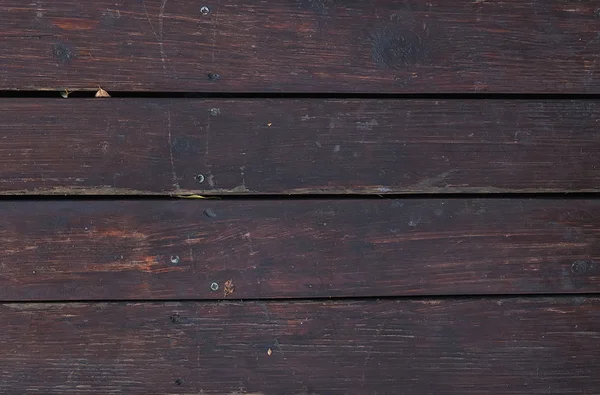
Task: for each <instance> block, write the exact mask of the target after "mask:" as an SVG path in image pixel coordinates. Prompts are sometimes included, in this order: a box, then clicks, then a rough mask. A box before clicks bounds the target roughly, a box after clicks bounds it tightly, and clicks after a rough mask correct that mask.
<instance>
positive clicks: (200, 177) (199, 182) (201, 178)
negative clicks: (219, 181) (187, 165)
mask: <svg viewBox="0 0 600 395" xmlns="http://www.w3.org/2000/svg"><path fill="white" fill-rule="evenodd" d="M196 181H198V184H202V183H203V182H204V176H203V175H202V174H196Z"/></svg>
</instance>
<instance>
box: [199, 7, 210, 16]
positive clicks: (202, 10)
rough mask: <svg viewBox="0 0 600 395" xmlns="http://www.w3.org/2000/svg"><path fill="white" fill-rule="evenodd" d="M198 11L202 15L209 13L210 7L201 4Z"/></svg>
mask: <svg viewBox="0 0 600 395" xmlns="http://www.w3.org/2000/svg"><path fill="white" fill-rule="evenodd" d="M200 12H201V13H202V15H208V14H210V8H208V7H207V6H203V7H202V8H200Z"/></svg>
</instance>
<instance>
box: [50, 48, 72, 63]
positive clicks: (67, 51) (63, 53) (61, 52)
mask: <svg viewBox="0 0 600 395" xmlns="http://www.w3.org/2000/svg"><path fill="white" fill-rule="evenodd" d="M52 56H54V58H55V59H56V60H57V61H58V62H60V63H69V62H71V60H73V57H74V56H75V55H74V53H73V49H72V48H71V47H70V46H69V45H67V44H64V43H56V44H54V45H53V46H52Z"/></svg>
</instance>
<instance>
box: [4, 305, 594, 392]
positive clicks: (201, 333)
mask: <svg viewBox="0 0 600 395" xmlns="http://www.w3.org/2000/svg"><path fill="white" fill-rule="evenodd" d="M0 314H1V315H2V326H3V328H4V329H3V330H2V331H1V332H0V344H1V345H2V353H0V365H1V366H2V369H0V378H1V380H0V391H1V392H2V393H11V394H12V393H18V394H33V393H44V394H88V393H97V394H108V393H127V394H166V393H169V394H190V395H192V394H194V395H195V394H367V393H368V394H399V393H409V394H441V395H464V394H481V393H490V394H498V395H504V394H506V395H508V394H565V395H567V394H582V393H593V392H594V388H598V387H599V386H600V365H599V364H598V353H597V350H598V347H599V346H600V332H599V331H598V320H599V319H600V300H599V299H596V298H589V299H586V298H545V299H521V298H517V299H484V300H481V299H467V300H425V301H392V300H387V301H355V302H348V301H345V302H326V303H308V302H307V303H299V302H296V303H274V302H267V303H255V302H245V303H191V302H190V303H163V304H154V303H152V304H150V303H148V304H67V305H64V304H62V305H61V304H11V305H2V306H0ZM269 350H270V352H269ZM269 354H270V355H269Z"/></svg>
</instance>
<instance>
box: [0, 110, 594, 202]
mask: <svg viewBox="0 0 600 395" xmlns="http://www.w3.org/2000/svg"><path fill="white" fill-rule="evenodd" d="M0 108H1V110H0V111H1V113H0V114H1V117H0V127H1V128H2V131H3V135H2V140H1V142H2V144H1V145H0V158H1V159H0V161H1V162H0V163H1V167H0V174H1V177H0V193H2V194H61V195H63V194H64V195H67V194H71V195H72V194H105V195H107V194H110V195H112V194H172V195H178V194H189V193H198V194H207V195H208V194H268V193H276V194H314V193H324V192H325V193H365V194H368V193H371V194H390V193H438V192H459V193H460V192H483V193H487V192H548V191H554V192H576V191H579V192H581V191H598V190H599V187H598V186H599V185H600V158H599V157H598V155H597V153H598V152H599V151H600V134H599V133H598V121H599V120H600V109H598V108H597V106H596V101H585V100H576V101H569V100H545V101H522V100H516V101H510V100H509V101H507V100H489V101H488V100H443V101H438V100H319V99H304V100H281V99H280V100H250V99H245V100H224V99H211V100H204V99H193V100H185V99H173V100H168V99H89V100H77V99H73V100H71V99H67V100H62V99H56V100H53V99H45V100H40V99H36V100H13V99H4V100H0ZM198 175H202V178H200V180H204V181H203V182H202V183H199V182H198V181H199V179H198Z"/></svg>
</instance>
